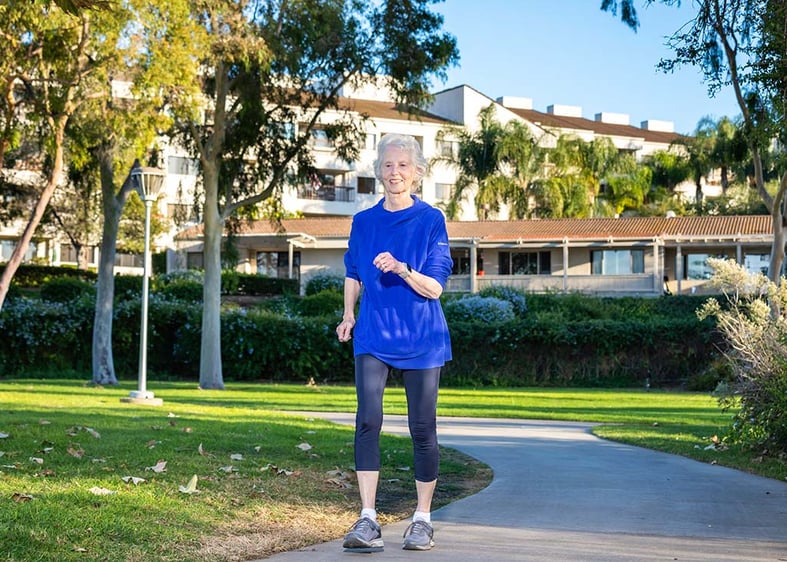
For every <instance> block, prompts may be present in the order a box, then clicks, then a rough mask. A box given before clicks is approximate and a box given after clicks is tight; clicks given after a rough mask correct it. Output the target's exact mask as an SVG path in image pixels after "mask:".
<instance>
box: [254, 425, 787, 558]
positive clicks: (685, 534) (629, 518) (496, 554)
mask: <svg viewBox="0 0 787 562" xmlns="http://www.w3.org/2000/svg"><path fill="white" fill-rule="evenodd" d="M305 415H307V416H308V417H322V418H326V419H330V420H332V421H335V422H337V423H346V424H352V423H353V416H352V415H351V414H327V413H309V414H305ZM590 427H591V424H585V423H570V422H568V423H565V422H541V421H527V420H494V419H475V418H440V420H439V422H438V431H439V436H440V443H441V444H442V445H446V446H449V447H453V448H455V449H458V450H460V451H462V452H464V453H467V454H469V455H471V456H473V457H475V458H477V459H479V460H481V461H483V462H485V463H487V464H488V465H490V466H491V467H492V469H493V470H494V479H493V481H492V483H491V484H490V485H489V486H488V487H487V488H486V489H484V490H482V491H481V492H480V493H478V494H476V495H474V496H470V497H467V498H464V499H462V500H459V501H457V502H454V503H452V504H450V505H447V506H445V507H443V508H441V509H439V510H437V511H435V512H433V514H432V520H433V525H434V529H435V542H436V546H435V548H434V549H432V550H431V551H429V552H411V551H403V550H401V536H402V533H403V531H404V529H405V527H406V525H407V523H408V522H407V521H402V522H399V523H396V524H393V525H388V526H386V527H383V539H384V540H385V544H386V547H385V551H384V552H381V553H376V554H352V553H345V552H343V550H342V548H341V540H337V541H332V542H329V543H325V544H319V545H315V546H312V547H309V548H305V549H302V550H299V551H293V552H288V553H284V554H280V555H276V556H273V557H271V558H269V559H268V560H273V561H276V562H279V561H282V562H284V561H310V562H312V561H320V562H322V561H326V562H327V561H333V560H342V561H348V560H349V561H352V560H359V559H362V560H367V559H368V560H369V561H370V562H378V561H379V562H382V561H389V560H407V561H410V562H412V561H413V560H415V559H418V560H421V561H426V560H428V561H429V562H443V561H451V562H465V561H467V562H471V561H476V560H477V561H482V560H483V561H490V560H493V561H508V560H511V561H513V560H533V561H539V562H551V561H638V560H653V561H655V560H678V561H681V562H687V561H714V562H716V561H740V562H744V561H745V562H759V561H766V560H767V561H787V482H779V481H776V480H772V479H767V478H761V477H757V476H752V475H749V474H746V473H743V472H740V471H737V470H732V469H728V468H724V467H721V466H716V465H710V464H705V463H699V462H695V461H691V460H688V459H685V458H683V457H679V456H675V455H669V454H665V453H658V452H654V451H650V450H647V449H641V448H638V447H631V446H628V445H621V444H619V443H613V442H610V441H605V440H602V439H598V438H597V437H594V436H593V435H592V434H591V433H590ZM383 430H384V431H386V432H388V433H393V434H399V435H407V423H406V419H405V418H404V417H402V416H386V418H385V425H384V427H383ZM365 557H368V558H365Z"/></svg>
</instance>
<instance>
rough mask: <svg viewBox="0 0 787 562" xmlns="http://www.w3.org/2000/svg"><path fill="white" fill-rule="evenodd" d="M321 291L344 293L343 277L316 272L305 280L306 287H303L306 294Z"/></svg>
mask: <svg viewBox="0 0 787 562" xmlns="http://www.w3.org/2000/svg"><path fill="white" fill-rule="evenodd" d="M323 291H336V292H338V293H344V277H343V276H341V275H335V274H331V273H318V274H317V275H314V276H312V277H311V278H310V279H309V280H308V281H307V282H306V287H305V288H304V293H305V294H306V296H309V295H316V294H317V293H321V292H323Z"/></svg>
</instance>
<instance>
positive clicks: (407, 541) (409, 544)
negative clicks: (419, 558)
mask: <svg viewBox="0 0 787 562" xmlns="http://www.w3.org/2000/svg"><path fill="white" fill-rule="evenodd" d="M433 536H434V529H432V526H431V525H430V524H429V523H427V522H426V521H421V520H420V519H419V520H418V521H413V522H412V523H410V525H409V526H408V527H407V529H405V531H404V544H403V545H402V548H403V549H405V550H429V549H430V548H432V547H433V546H434V541H433V540H432V537H433Z"/></svg>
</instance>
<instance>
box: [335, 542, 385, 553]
mask: <svg viewBox="0 0 787 562" xmlns="http://www.w3.org/2000/svg"><path fill="white" fill-rule="evenodd" d="M342 548H344V551H345V552H359V553H369V552H382V551H383V550H384V546H383V541H382V539H379V541H372V542H370V543H365V542H361V541H348V542H345V543H344V544H343V545H342Z"/></svg>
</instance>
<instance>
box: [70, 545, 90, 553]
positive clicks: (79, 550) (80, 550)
mask: <svg viewBox="0 0 787 562" xmlns="http://www.w3.org/2000/svg"><path fill="white" fill-rule="evenodd" d="M71 550H73V551H74V552H87V549H86V548H85V547H84V546H75V547H74V548H72V549H71Z"/></svg>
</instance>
